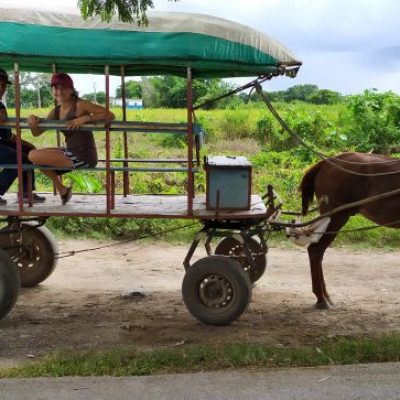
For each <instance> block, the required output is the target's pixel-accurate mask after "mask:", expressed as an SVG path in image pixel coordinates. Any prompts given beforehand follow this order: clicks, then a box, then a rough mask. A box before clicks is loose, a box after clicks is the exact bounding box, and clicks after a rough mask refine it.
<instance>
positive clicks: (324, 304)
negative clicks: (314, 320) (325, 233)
mask: <svg viewBox="0 0 400 400" xmlns="http://www.w3.org/2000/svg"><path fill="white" fill-rule="evenodd" d="M321 240H322V238H321ZM325 250H326V247H325V248H323V247H321V245H320V242H318V243H312V244H310V246H308V257H309V259H310V268H311V280H312V291H313V293H314V294H315V296H316V297H317V303H316V307H317V308H318V309H320V310H324V309H327V308H331V307H333V303H332V301H331V299H330V297H329V294H328V292H327V290H326V286H325V280H324V272H323V270H322V260H323V258H324V252H325Z"/></svg>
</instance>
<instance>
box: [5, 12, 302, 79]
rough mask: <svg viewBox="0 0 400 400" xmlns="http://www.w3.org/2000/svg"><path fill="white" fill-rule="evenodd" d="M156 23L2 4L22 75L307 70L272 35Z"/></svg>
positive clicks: (189, 21) (152, 17) (10, 55)
mask: <svg viewBox="0 0 400 400" xmlns="http://www.w3.org/2000/svg"><path fill="white" fill-rule="evenodd" d="M148 17H149V25H148V26H138V25H137V24H136V23H131V24H130V23H122V22H119V21H113V22H111V23H109V24H108V23H105V22H101V21H100V20H99V19H90V20H88V21H83V20H82V18H81V16H80V14H79V13H78V11H76V12H73V11H70V12H56V11H44V10H36V9H35V10H32V9H21V8H20V9H18V8H5V7H2V6H0V66H1V67H2V68H5V69H7V70H11V69H13V67H14V63H15V62H18V64H19V67H20V69H21V70H25V71H33V72H51V71H52V65H53V64H55V65H56V68H57V71H62V72H70V73H100V74H102V73H104V65H109V66H110V73H111V74H114V75H120V73H121V65H124V66H125V73H126V75H131V76H132V75H137V76H139V75H164V74H173V75H181V76H185V75H186V68H187V67H191V68H192V71H193V76H194V77H239V76H257V75H270V76H274V75H281V74H287V75H290V76H294V75H295V74H296V72H297V70H298V67H299V66H300V65H301V62H300V61H298V60H297V59H296V58H295V56H294V55H293V54H292V53H291V52H290V51H289V50H287V49H286V48H285V47H284V46H283V45H282V44H280V43H279V42H277V41H276V40H274V39H272V38H271V37H269V36H267V35H265V34H263V33H261V32H258V31H256V30H254V29H252V28H249V27H247V26H245V25H241V24H239V23H236V22H231V21H227V20H225V19H221V18H215V17H211V16H208V15H202V14H188V13H176V12H174V13H172V12H150V13H149V14H148Z"/></svg>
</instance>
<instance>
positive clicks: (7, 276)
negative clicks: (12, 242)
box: [0, 249, 21, 319]
mask: <svg viewBox="0 0 400 400" xmlns="http://www.w3.org/2000/svg"><path fill="white" fill-rule="evenodd" d="M20 287H21V283H20V277H19V273H18V269H17V267H16V266H15V264H14V263H13V262H12V261H11V258H10V256H9V255H8V254H7V253H6V252H5V251H4V250H2V249H0V319H2V318H3V317H5V316H6V315H7V314H8V313H9V312H10V311H11V309H12V308H13V306H14V304H15V302H16V301H17V298H18V294H19V288H20Z"/></svg>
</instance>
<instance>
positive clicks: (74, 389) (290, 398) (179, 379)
mask: <svg viewBox="0 0 400 400" xmlns="http://www.w3.org/2000/svg"><path fill="white" fill-rule="evenodd" d="M0 399H1V400H8V399H12V400H14V399H15V400H25V399H26V400H28V399H29V400H39V399H40V400H47V399H49V400H50V399H57V400H67V399H68V400H69V399H71V400H89V399H90V400H94V399H96V400H103V399H104V400H120V399H130V400H132V399H140V400H150V399H151V400H161V399H163V400H180V399H185V400H211V399H212V400H214V399H218V400H225V399H226V400H228V399H229V400H236V399H238V400H239V399H240V400H254V399H263V400H269V399H271V400H303V399H304V400H313V399H318V400H331V399H332V400H333V399H334V400H375V399H380V400H399V399H400V363H386V364H366V365H348V366H332V367H323V368H291V369H265V370H254V371H252V370H249V369H243V370H235V371H223V372H205V373H196V374H180V375H162V376H144V377H118V378H112V377H88V378H82V377H66V378H32V379H25V378H19V379H1V380H0Z"/></svg>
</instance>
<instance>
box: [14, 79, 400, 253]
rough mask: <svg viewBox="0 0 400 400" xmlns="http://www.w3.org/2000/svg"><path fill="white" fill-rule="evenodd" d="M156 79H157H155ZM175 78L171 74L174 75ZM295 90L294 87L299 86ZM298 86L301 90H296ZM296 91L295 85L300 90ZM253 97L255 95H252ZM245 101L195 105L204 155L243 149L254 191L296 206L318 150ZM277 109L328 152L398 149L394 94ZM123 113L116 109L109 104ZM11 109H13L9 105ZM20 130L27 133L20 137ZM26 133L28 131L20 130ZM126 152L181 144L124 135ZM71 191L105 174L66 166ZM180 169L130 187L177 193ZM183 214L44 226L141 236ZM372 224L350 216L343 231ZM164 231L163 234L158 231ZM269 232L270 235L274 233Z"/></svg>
mask: <svg viewBox="0 0 400 400" xmlns="http://www.w3.org/2000/svg"><path fill="white" fill-rule="evenodd" d="M159 82H160V81H159ZM174 82H176V81H174ZM297 92H298V91H297ZM298 93H299V92H298ZM300 93H301V91H300ZM254 100H255V99H254ZM254 100H253V101H250V102H249V103H248V104H243V103H242V104H241V105H240V106H238V107H233V106H232V107H228V108H225V109H212V110H199V111H197V112H196V122H198V123H199V124H201V125H202V126H203V128H204V129H205V131H206V132H207V136H206V146H204V147H203V150H202V152H203V155H206V154H213V155H215V154H226V155H231V156H234V155H243V156H246V157H248V158H249V159H250V160H251V162H252V164H253V193H261V194H263V193H265V191H266V186H267V184H272V185H273V186H274V188H275V189H276V190H277V192H278V193H280V195H281V197H282V199H283V200H284V202H285V209H287V210H299V209H300V202H301V199H300V195H299V193H298V191H297V188H298V185H299V183H300V180H301V178H302V176H303V173H304V171H305V170H306V168H307V167H308V166H310V165H311V164H313V163H314V162H316V161H317V157H316V156H315V155H314V154H313V152H311V151H310V150H308V149H305V148H304V147H302V146H301V145H300V144H299V143H298V142H297V141H296V140H294V139H293V138H292V137H291V136H290V135H289V134H287V133H286V132H282V128H281V127H280V125H279V124H278V123H277V121H276V120H275V119H273V117H272V116H271V114H270V113H269V112H268V111H267V110H266V109H265V105H263V104H262V103H260V102H256V101H254ZM275 107H276V109H277V110H278V111H279V113H280V114H281V115H282V117H283V118H284V119H285V121H287V123H288V124H289V125H290V126H291V128H292V129H294V130H295V131H296V132H297V133H298V134H299V135H300V137H301V138H302V139H303V140H304V141H305V142H307V143H308V144H309V145H310V146H311V147H313V148H315V149H318V150H321V151H323V152H325V153H327V154H331V155H333V154H336V153H339V152H342V151H352V150H356V151H366V150H368V151H370V150H372V151H380V152H386V153H392V152H395V154H394V155H395V156H396V152H397V151H398V148H399V138H400V131H399V129H400V125H399V122H400V121H399V118H400V117H399V115H400V113H399V107H400V99H399V97H398V96H396V95H395V94H393V93H391V92H388V93H378V92H376V91H373V90H372V91H366V92H364V93H363V94H360V95H355V96H349V97H346V98H342V100H341V102H339V103H337V104H333V105H325V104H322V105H316V104H311V103H307V102H303V101H291V102H286V103H279V102H278V103H275ZM48 110H49V109H41V110H27V109H24V110H22V115H23V116H26V115H27V114H28V113H31V112H34V113H36V114H37V115H41V116H45V115H47V113H48ZM113 112H114V113H115V114H116V116H117V119H121V117H122V113H121V110H120V109H113ZM10 114H12V109H10ZM128 120H135V121H165V122H183V121H185V120H186V110H184V109H164V108H162V109H160V108H157V109H151V108H147V109H143V110H128ZM25 137H26V136H25ZM26 138H27V139H29V140H31V137H30V136H29V137H26ZM96 140H97V143H98V149H99V152H100V158H104V156H105V152H104V137H103V135H101V134H100V133H99V134H98V135H97V139H96ZM33 141H34V142H35V144H36V145H37V146H38V147H43V146H54V145H55V135H54V134H51V133H50V132H49V133H48V134H46V135H43V136H41V137H39V138H34V139H33ZM121 155H122V136H121V135H120V134H118V133H113V136H112V157H115V158H119V157H121ZM129 156H130V157H132V158H154V157H159V158H168V157H170V158H182V157H183V158H184V157H186V144H185V142H184V141H183V140H182V138H178V137H177V136H174V135H157V134H129ZM67 179H69V180H70V181H71V182H72V183H73V185H74V188H75V190H76V191H77V192H79V191H83V192H92V193H98V192H101V191H104V181H105V177H104V174H103V173H93V172H92V173H84V174H83V173H81V172H79V173H70V174H68V175H67ZM37 184H38V189H39V190H46V191H49V190H51V188H50V187H49V182H48V180H47V179H46V178H45V177H43V175H41V174H40V173H38V174H37ZM195 185H196V188H197V189H196V193H197V194H199V195H200V194H202V192H203V191H204V187H205V173H204V172H202V171H201V172H200V173H198V174H196V182H195ZM184 186H185V175H184V174H178V173H166V174H162V173H152V174H145V173H136V174H135V175H134V179H132V180H131V188H130V190H131V193H165V194H167V193H169V194H171V193H174V194H177V193H183V192H184ZM121 187H122V176H117V191H119V192H120V191H121V190H122V189H121ZM184 224H185V223H184V221H173V220H172V221H171V220H137V219H134V220H127V219H110V220H107V219H95V218H93V219H92V218H84V219H83V218H52V219H50V227H51V228H52V229H55V230H57V231H58V232H60V233H62V234H66V235H89V236H92V237H114V238H120V237H141V236H143V235H147V234H149V233H154V232H163V231H169V230H170V229H171V228H173V227H174V226H180V225H184ZM366 225H371V223H370V222H369V221H366V220H364V219H363V218H361V217H359V216H356V217H353V218H352V219H351V221H350V222H349V224H348V225H347V226H346V230H349V229H350V230H351V229H353V228H359V227H362V226H366ZM188 229H189V230H190V232H187V231H185V230H182V231H174V232H173V233H169V234H167V235H166V237H167V238H169V239H170V238H172V239H174V240H187V238H188V237H192V236H193V235H191V233H194V231H195V230H196V229H198V226H196V225H194V226H193V227H191V228H188ZM164 236H165V235H164ZM274 238H275V239H274ZM272 239H273V240H275V241H278V242H282V243H287V239H286V238H285V237H284V235H282V234H281V233H279V232H278V233H274V235H273V238H272ZM399 239H400V230H396V229H389V228H380V229H376V230H370V231H367V232H356V233H355V232H351V233H342V234H340V235H339V237H338V239H337V240H336V241H335V243H336V244H339V245H349V244H357V245H358V246H365V247H367V246H369V247H374V246H376V247H382V245H384V246H386V247H387V248H396V247H398V244H399V243H400V240H399Z"/></svg>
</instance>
